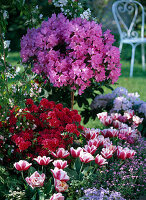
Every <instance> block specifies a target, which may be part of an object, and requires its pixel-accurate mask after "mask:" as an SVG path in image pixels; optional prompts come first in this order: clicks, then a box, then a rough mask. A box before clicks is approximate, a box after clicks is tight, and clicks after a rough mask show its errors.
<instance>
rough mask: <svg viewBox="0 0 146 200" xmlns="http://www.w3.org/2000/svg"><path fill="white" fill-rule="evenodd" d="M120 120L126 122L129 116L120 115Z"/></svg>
mask: <svg viewBox="0 0 146 200" xmlns="http://www.w3.org/2000/svg"><path fill="white" fill-rule="evenodd" d="M118 120H119V121H120V122H123V123H125V122H126V121H127V118H126V117H124V116H122V115H121V116H119V117H118Z"/></svg>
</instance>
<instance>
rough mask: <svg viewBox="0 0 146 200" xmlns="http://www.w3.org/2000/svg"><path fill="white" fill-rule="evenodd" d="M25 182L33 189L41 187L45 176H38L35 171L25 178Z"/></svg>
mask: <svg viewBox="0 0 146 200" xmlns="http://www.w3.org/2000/svg"><path fill="white" fill-rule="evenodd" d="M25 180H26V182H27V183H28V185H29V186H30V187H32V188H33V189H34V188H35V187H42V186H43V184H44V181H45V174H41V175H40V174H39V173H38V172H37V171H35V172H34V173H33V174H32V175H31V176H30V177H27V178H25Z"/></svg>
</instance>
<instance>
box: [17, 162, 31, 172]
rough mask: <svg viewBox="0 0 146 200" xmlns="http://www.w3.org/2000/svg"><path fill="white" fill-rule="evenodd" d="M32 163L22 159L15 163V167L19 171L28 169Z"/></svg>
mask: <svg viewBox="0 0 146 200" xmlns="http://www.w3.org/2000/svg"><path fill="white" fill-rule="evenodd" d="M31 165H32V164H31V163H29V162H27V161H26V160H20V161H19V162H16V163H14V167H15V168H16V169H17V170H18V171H26V170H28V169H29V168H30V166H31Z"/></svg>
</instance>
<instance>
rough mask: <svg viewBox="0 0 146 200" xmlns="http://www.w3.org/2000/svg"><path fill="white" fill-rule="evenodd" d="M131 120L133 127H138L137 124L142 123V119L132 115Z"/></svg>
mask: <svg viewBox="0 0 146 200" xmlns="http://www.w3.org/2000/svg"><path fill="white" fill-rule="evenodd" d="M132 120H133V124H134V125H135V126H138V125H139V124H141V123H142V121H143V118H140V117H138V116H136V115H134V116H133V118H132Z"/></svg>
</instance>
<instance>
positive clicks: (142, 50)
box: [141, 44, 145, 70]
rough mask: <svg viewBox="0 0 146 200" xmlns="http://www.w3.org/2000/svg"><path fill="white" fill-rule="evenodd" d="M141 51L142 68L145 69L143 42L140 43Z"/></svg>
mask: <svg viewBox="0 0 146 200" xmlns="http://www.w3.org/2000/svg"><path fill="white" fill-rule="evenodd" d="M141 52H142V69H143V70H145V50H144V44H141Z"/></svg>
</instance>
